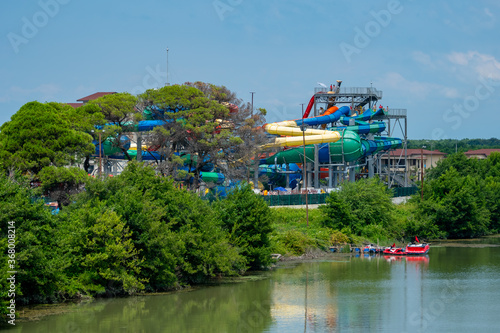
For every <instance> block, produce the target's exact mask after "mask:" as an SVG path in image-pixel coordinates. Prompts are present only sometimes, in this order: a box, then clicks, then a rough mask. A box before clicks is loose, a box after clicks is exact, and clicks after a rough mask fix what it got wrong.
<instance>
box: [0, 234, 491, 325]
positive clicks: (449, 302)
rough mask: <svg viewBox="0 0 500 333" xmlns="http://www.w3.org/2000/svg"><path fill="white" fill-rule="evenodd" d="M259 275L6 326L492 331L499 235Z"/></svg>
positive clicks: (74, 307) (100, 302) (86, 306)
mask: <svg viewBox="0 0 500 333" xmlns="http://www.w3.org/2000/svg"><path fill="white" fill-rule="evenodd" d="M261 277H262V278H261V279H256V280H249V281H248V282H241V283H232V284H223V285H218V286H211V287H203V288H199V289H194V290H191V291H186V292H176V293H171V294H162V295H155V296H139V297H129V298H122V299H107V300H96V301H93V302H86V303H85V302H83V303H79V304H74V305H71V306H65V307H64V309H65V311H66V312H65V313H61V314H56V315H50V316H46V317H43V318H42V319H40V320H38V321H34V322H19V320H18V322H17V325H16V326H15V327H12V328H11V329H10V330H9V331H10V332H23V333H31V332H75V333H77V332H82V333H83V332H134V333H139V332H147V333H149V332H176V333H177V332H178V333H181V332H217V333H220V332H391V333H395V332H454V333H457V332H474V333H478V332H498V331H499V330H500V238H497V237H495V238H485V239H481V240H472V241H468V242H464V241H459V242H440V243H436V244H432V245H431V250H430V252H429V255H428V256H424V257H384V256H365V255H361V256H345V257H344V256H331V257H328V258H326V259H322V260H318V261H310V262H300V263H299V262H293V263H285V264H283V265H279V266H278V267H277V268H275V269H273V270H271V271H269V272H265V273H262V276H261Z"/></svg>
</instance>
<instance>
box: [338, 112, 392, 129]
mask: <svg viewBox="0 0 500 333" xmlns="http://www.w3.org/2000/svg"><path fill="white" fill-rule="evenodd" d="M383 115H385V111H384V109H382V108H379V109H377V110H372V109H368V110H366V111H365V112H363V114H361V115H359V116H354V117H342V118H341V119H340V122H341V123H342V124H344V125H349V121H350V120H351V119H354V121H355V123H356V125H358V124H363V123H362V122H366V121H370V120H372V119H373V118H374V117H375V116H383Z"/></svg>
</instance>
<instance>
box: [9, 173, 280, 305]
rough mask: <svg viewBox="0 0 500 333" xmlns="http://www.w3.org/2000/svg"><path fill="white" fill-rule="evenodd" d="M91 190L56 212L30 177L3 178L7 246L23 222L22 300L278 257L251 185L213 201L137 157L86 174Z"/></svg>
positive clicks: (181, 282) (130, 289)
mask: <svg viewBox="0 0 500 333" xmlns="http://www.w3.org/2000/svg"><path fill="white" fill-rule="evenodd" d="M85 188H86V190H85V191H84V192H82V193H80V194H79V195H77V196H76V197H74V198H73V201H74V202H73V203H72V204H70V205H69V206H67V208H66V209H64V210H63V211H62V212H61V213H60V214H59V215H51V213H50V210H49V209H48V208H46V207H44V204H43V201H42V200H36V199H33V198H36V197H37V195H38V193H36V192H33V190H31V189H29V184H28V183H24V182H23V178H19V179H16V180H14V179H11V178H8V177H6V176H4V175H1V176H0V198H1V203H0V227H1V232H2V235H1V236H2V237H1V239H2V241H1V243H0V246H1V248H2V249H3V250H6V246H7V243H6V240H7V239H8V238H7V230H8V224H9V222H11V223H13V224H15V226H16V237H17V238H16V240H17V242H16V265H17V266H16V269H17V271H18V275H17V279H16V287H17V289H18V290H17V297H16V301H17V302H18V305H20V304H28V303H33V302H37V303H39V302H51V301H56V300H61V299H64V298H68V297H69V298H73V297H79V296H81V295H90V296H113V295H122V294H133V293H136V292H138V291H142V290H144V291H164V290H171V289H177V288H182V287H183V286H186V285H189V284H193V283H204V282H207V281H210V280H211V279H213V278H218V277H221V276H231V275H238V274H241V273H242V272H244V271H245V270H247V269H248V268H250V267H253V268H261V267H264V266H267V265H269V264H270V263H271V260H270V241H269V235H270V233H271V232H272V228H271V221H270V217H269V215H270V214H269V208H268V207H267V206H266V204H265V202H264V201H263V200H262V199H261V198H260V197H259V196H257V195H255V194H254V193H252V191H251V190H250V189H249V188H248V187H245V188H242V189H241V190H239V191H236V192H235V193H234V194H233V196H232V197H230V198H229V199H228V201H227V205H224V204H221V203H217V204H215V205H214V206H211V205H210V203H209V202H208V201H205V200H202V199H200V198H199V197H198V196H197V195H196V194H194V193H192V192H189V191H186V190H181V189H178V188H176V187H175V186H174V183H173V182H172V181H171V180H170V179H169V178H166V177H161V176H158V175H157V174H156V172H155V170H154V169H153V168H152V167H144V166H142V165H141V164H139V163H130V164H129V166H128V167H127V168H126V169H125V170H124V171H123V173H122V174H121V175H120V176H117V177H110V178H108V179H105V180H99V179H95V178H92V177H86V180H85ZM242 198H244V203H245V204H246V205H242V204H241V201H240V200H239V199H242ZM242 211H244V214H241V212H242ZM238 212H240V214H239V216H238V217H237V218H235V216H236V215H237V214H238ZM223 219H224V220H223ZM7 259H8V258H7V252H6V251H2V253H1V254H0V262H1V264H2V265H5V264H6V263H7ZM6 271H7V270H5V271H2V274H4V275H5V272H6ZM2 277H4V276H2ZM0 283H1V284H2V285H1V286H2V292H3V294H2V295H1V296H2V300H3V301H5V300H7V299H8V298H7V297H6V296H7V295H6V294H5V292H4V291H5V290H7V289H8V288H7V287H6V283H7V281H6V279H3V280H2V281H1V282H0Z"/></svg>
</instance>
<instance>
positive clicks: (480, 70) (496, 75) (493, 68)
mask: <svg viewBox="0 0 500 333" xmlns="http://www.w3.org/2000/svg"><path fill="white" fill-rule="evenodd" d="M447 59H448V60H449V61H450V62H451V63H452V64H455V65H458V66H463V67H465V68H461V69H465V70H470V71H472V72H473V73H474V74H475V75H476V76H479V77H481V78H489V79H493V80H500V62H499V61H498V60H497V59H496V58H495V57H494V56H492V55H489V54H482V53H479V52H477V51H469V52H466V53H465V52H452V53H450V54H448V55H447Z"/></svg>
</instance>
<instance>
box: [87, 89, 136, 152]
mask: <svg viewBox="0 0 500 333" xmlns="http://www.w3.org/2000/svg"><path fill="white" fill-rule="evenodd" d="M137 103H138V100H137V97H135V96H133V95H131V94H129V93H116V94H109V95H104V96H101V97H99V98H97V99H95V100H93V101H90V102H88V103H87V105H85V106H84V107H85V108H86V110H88V112H93V113H100V114H102V116H103V121H101V123H100V125H105V126H103V129H102V131H103V133H102V134H101V137H102V141H103V142H107V143H108V144H110V145H111V149H117V150H118V151H121V152H122V153H123V154H124V155H125V157H126V158H127V159H128V160H131V159H132V158H131V156H130V155H129V154H128V151H127V150H128V149H127V148H128V145H129V143H130V138H129V136H130V135H128V136H127V134H128V133H129V132H136V131H137V126H136V125H137V122H138V121H139V120H141V119H142V115H141V113H140V112H138V110H137V108H136V106H137ZM99 130H100V129H99ZM99 130H98V129H96V130H95V131H94V140H95V141H97V140H98V135H97V132H98V131H99Z"/></svg>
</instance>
